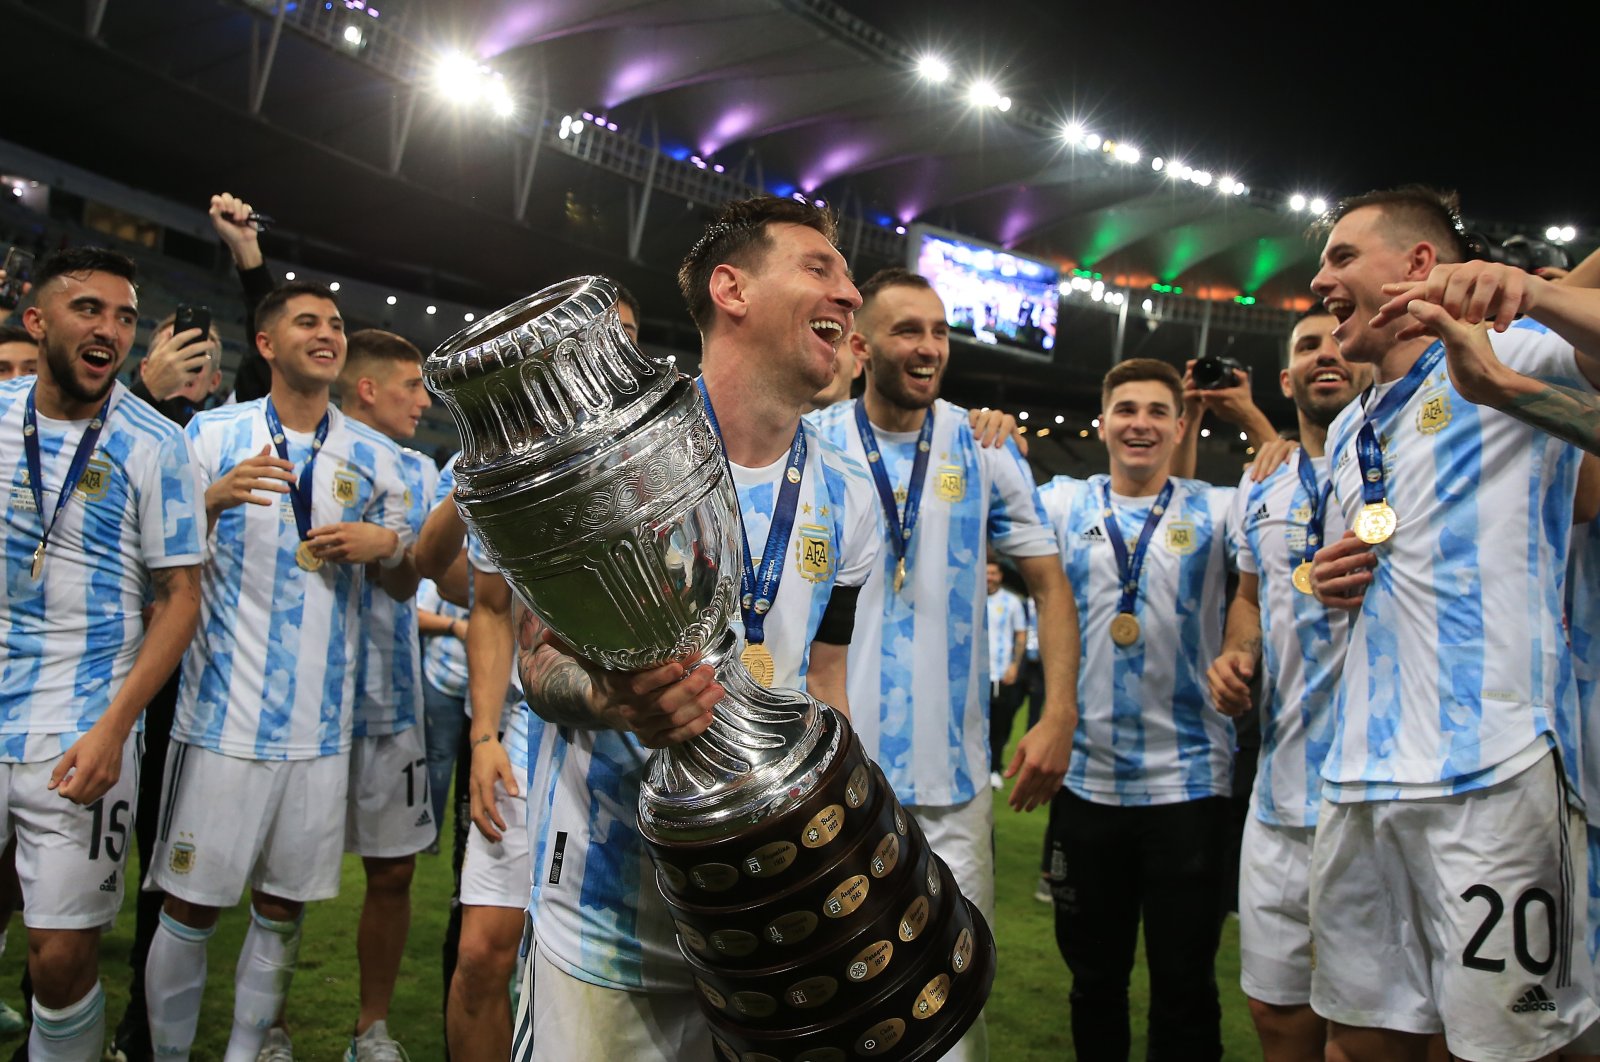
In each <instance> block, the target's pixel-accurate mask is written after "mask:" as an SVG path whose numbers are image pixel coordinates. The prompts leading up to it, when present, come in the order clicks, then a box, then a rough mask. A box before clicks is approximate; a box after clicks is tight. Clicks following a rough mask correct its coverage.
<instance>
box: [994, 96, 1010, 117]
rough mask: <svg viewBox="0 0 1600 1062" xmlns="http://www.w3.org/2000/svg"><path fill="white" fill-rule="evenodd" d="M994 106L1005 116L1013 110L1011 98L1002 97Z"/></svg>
mask: <svg viewBox="0 0 1600 1062" xmlns="http://www.w3.org/2000/svg"><path fill="white" fill-rule="evenodd" d="M994 106H995V109H996V110H998V111H999V112H1000V113H1002V114H1004V113H1005V112H1006V111H1009V110H1010V109H1011V97H1010V96H1001V97H1000V98H999V99H997V100H995V101H994Z"/></svg>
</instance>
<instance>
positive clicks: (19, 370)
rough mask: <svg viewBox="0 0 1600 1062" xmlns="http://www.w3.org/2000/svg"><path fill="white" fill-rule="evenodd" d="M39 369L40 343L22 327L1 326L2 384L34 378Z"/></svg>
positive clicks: (0, 373) (0, 364) (0, 368)
mask: <svg viewBox="0 0 1600 1062" xmlns="http://www.w3.org/2000/svg"><path fill="white" fill-rule="evenodd" d="M38 367H39V343H38V341H37V340H36V339H34V338H33V336H31V335H29V334H28V330H27V329H26V328H23V327H22V326H20V325H13V324H0V382H3V381H5V380H15V379H16V378H17V377H18V376H32V375H33V374H34V373H35V372H37V371H38Z"/></svg>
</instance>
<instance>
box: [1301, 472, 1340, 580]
mask: <svg viewBox="0 0 1600 1062" xmlns="http://www.w3.org/2000/svg"><path fill="white" fill-rule="evenodd" d="M1298 468H1299V470H1300V485H1301V486H1302V487H1304V488H1305V492H1306V497H1307V498H1309V499H1311V520H1310V522H1309V523H1307V524H1306V550H1305V557H1304V560H1305V562H1306V563H1307V564H1310V563H1311V557H1312V555H1313V554H1315V553H1316V552H1317V550H1318V549H1319V548H1320V547H1321V546H1322V514H1323V513H1325V512H1327V509H1328V495H1329V494H1331V493H1333V474H1332V473H1331V472H1330V473H1329V475H1328V482H1326V483H1324V484H1323V485H1322V486H1321V487H1320V488H1319V487H1318V486H1317V470H1316V469H1315V468H1313V467H1312V466H1311V455H1310V454H1308V453H1306V451H1305V449H1304V447H1302V448H1301V450H1300V463H1299V465H1298Z"/></svg>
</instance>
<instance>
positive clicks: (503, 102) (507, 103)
mask: <svg viewBox="0 0 1600 1062" xmlns="http://www.w3.org/2000/svg"><path fill="white" fill-rule="evenodd" d="M485 95H486V96H488V97H489V107H490V108H491V109H492V110H493V111H494V113H495V117H497V118H510V117H511V116H512V115H514V114H516V113H517V101H516V100H515V99H513V98H512V96H511V90H510V89H509V88H507V87H506V83H505V79H504V78H501V77H499V76H498V75H497V76H495V77H494V78H491V79H490V80H489V84H488V89H487V91H486V92H485Z"/></svg>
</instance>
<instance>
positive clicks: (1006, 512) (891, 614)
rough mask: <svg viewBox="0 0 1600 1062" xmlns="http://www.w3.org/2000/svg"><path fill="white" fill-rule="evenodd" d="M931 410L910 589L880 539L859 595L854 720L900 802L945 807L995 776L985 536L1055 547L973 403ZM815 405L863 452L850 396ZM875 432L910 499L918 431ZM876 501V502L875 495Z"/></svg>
mask: <svg viewBox="0 0 1600 1062" xmlns="http://www.w3.org/2000/svg"><path fill="white" fill-rule="evenodd" d="M929 412H930V414H931V415H932V416H933V418H934V422H933V438H932V441H931V446H932V449H931V451H930V454H929V459H928V469H927V480H926V485H925V487H924V490H923V495H922V509H921V514H920V515H919V516H918V518H917V523H916V527H915V528H914V529H913V532H912V536H911V542H910V546H909V548H908V549H907V552H906V582H905V588H904V590H903V591H901V592H900V593H896V592H895V591H894V589H893V582H892V580H893V578H894V570H895V556H894V552H893V551H892V550H891V549H889V548H888V547H887V546H885V547H884V549H883V551H882V553H881V554H880V555H879V557H878V562H877V564H876V565H875V566H874V568H873V572H872V576H871V578H869V579H868V580H867V583H866V585H865V586H864V587H863V588H862V591H861V598H860V601H859V602H858V606H857V612H856V630H855V636H854V638H853V639H852V640H851V643H850V661H849V676H850V678H849V682H850V721H851V723H852V724H853V725H854V726H855V728H856V733H857V735H859V736H860V738H861V744H862V745H863V746H864V747H865V748H866V751H867V755H869V756H871V757H873V758H874V759H876V760H877V761H878V765H879V766H881V767H882V768H883V771H884V773H885V774H886V775H887V776H888V778H889V782H890V784H891V785H892V786H893V787H894V791H895V794H896V795H897V796H898V797H899V798H900V799H901V801H902V802H904V803H907V804H922V805H929V806H950V805H954V804H963V803H966V802H967V801H969V800H971V799H973V797H975V796H976V795H977V793H978V787H979V786H981V785H986V784H987V779H988V776H989V653H988V640H987V638H986V636H985V635H984V626H985V612H986V610H985V607H984V601H985V599H986V598H987V597H988V587H987V585H986V581H985V568H986V565H987V560H988V549H989V547H991V546H992V547H993V548H994V549H995V551H996V552H997V553H1001V554H1004V555H1006V556H1012V557H1042V556H1050V555H1052V554H1054V553H1055V552H1056V546H1055V542H1054V540H1053V539H1052V537H1051V534H1050V529H1049V527H1048V526H1047V522H1046V519H1045V514H1044V510H1043V509H1041V508H1040V506H1039V498H1038V495H1037V493H1036V492H1035V491H1034V485H1033V474H1032V473H1031V472H1030V471H1029V470H1028V465H1027V463H1026V462H1025V461H1024V460H1023V459H1022V455H1021V453H1019V452H1018V450H1017V448H1016V445H1015V444H1013V443H1011V442H1009V441H1008V442H1007V443H1006V445H1005V446H1004V447H1002V448H998V449H990V448H984V447H980V446H979V445H978V442H977V440H976V439H975V438H974V437H973V434H972V428H971V427H970V426H969V425H968V423H967V411H966V410H964V409H962V408H961V407H959V406H953V405H951V404H950V403H949V402H946V401H944V400H943V399H940V400H939V401H937V402H935V403H934V405H933V408H932V409H931V410H930V411H929ZM812 417H814V418H815V420H814V422H815V423H816V424H817V426H818V427H819V428H821V429H822V432H823V434H824V435H825V436H826V437H827V438H829V439H831V440H832V441H833V442H834V443H835V444H836V445H838V446H839V448H840V449H842V450H844V451H845V452H846V453H848V454H850V456H852V457H854V458H855V459H856V460H857V461H858V462H860V463H861V464H862V465H863V466H865V465H866V461H867V457H866V449H865V447H864V446H863V445H862V442H861V436H860V434H859V432H858V431H857V429H856V420H855V401H849V402H840V403H838V404H836V405H833V406H829V407H828V408H827V409H825V410H822V411H821V412H819V413H816V414H812ZM874 434H875V435H876V436H877V441H878V448H879V451H880V452H881V454H882V460H883V466H884V468H885V470H886V471H887V472H888V476H889V482H890V483H891V484H893V485H894V487H895V489H896V492H897V496H898V497H899V498H901V499H904V497H905V494H904V491H905V490H906V489H908V484H909V482H910V479H911V467H912V463H913V461H914V460H915V457H916V451H917V437H918V433H917V432H888V431H880V430H877V429H874ZM874 504H875V505H878V506H879V507H880V508H881V503H879V502H878V501H877V497H876V494H874ZM902 505H903V501H902ZM879 526H880V527H882V526H883V523H882V519H881V513H880V525H879ZM880 533H881V532H880Z"/></svg>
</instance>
